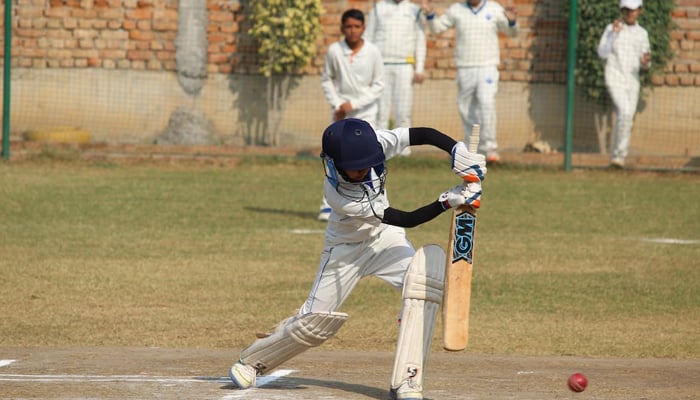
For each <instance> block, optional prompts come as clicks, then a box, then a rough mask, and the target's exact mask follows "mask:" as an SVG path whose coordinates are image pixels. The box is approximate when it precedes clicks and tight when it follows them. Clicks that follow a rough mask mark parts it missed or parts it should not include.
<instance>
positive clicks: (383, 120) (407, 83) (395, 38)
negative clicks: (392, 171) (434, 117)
mask: <svg viewBox="0 0 700 400" xmlns="http://www.w3.org/2000/svg"><path fill="white" fill-rule="evenodd" d="M365 38H367V40H369V41H370V42H372V43H374V44H375V45H376V46H377V47H378V48H379V51H380V52H381V53H382V57H383V59H384V84H385V88H384V92H383V93H382V96H381V98H380V100H379V114H378V117H377V126H378V127H379V128H380V129H388V128H389V118H390V116H391V112H392V111H393V116H394V127H399V126H400V127H410V126H412V124H411V113H412V111H413V77H414V75H415V74H422V73H423V71H424V68H425V54H426V44H425V29H424V27H423V23H422V20H421V10H420V7H419V6H418V5H417V4H415V3H413V2H411V1H407V0H400V1H399V2H398V3H397V2H396V1H395V0H383V1H380V2H378V3H376V5H375V6H374V7H373V8H372V10H371V11H370V12H369V14H368V16H367V29H366V30H365Z"/></svg>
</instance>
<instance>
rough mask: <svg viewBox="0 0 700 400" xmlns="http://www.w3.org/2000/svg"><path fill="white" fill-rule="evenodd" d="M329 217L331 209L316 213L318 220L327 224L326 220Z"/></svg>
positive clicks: (323, 209)
mask: <svg viewBox="0 0 700 400" xmlns="http://www.w3.org/2000/svg"><path fill="white" fill-rule="evenodd" d="M330 217H331V209H330V208H322V209H321V212H319V213H318V220H319V221H323V222H327V221H328V218H330Z"/></svg>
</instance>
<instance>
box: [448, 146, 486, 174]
mask: <svg viewBox="0 0 700 400" xmlns="http://www.w3.org/2000/svg"><path fill="white" fill-rule="evenodd" d="M452 170H453V171H454V172H455V174H457V175H459V176H460V177H461V178H462V179H464V180H465V181H466V182H481V181H483V180H484V177H485V176H486V157H484V155H483V154H478V153H471V152H470V151H469V150H468V149H467V145H466V144H464V142H457V144H456V145H455V146H454V147H453V148H452Z"/></svg>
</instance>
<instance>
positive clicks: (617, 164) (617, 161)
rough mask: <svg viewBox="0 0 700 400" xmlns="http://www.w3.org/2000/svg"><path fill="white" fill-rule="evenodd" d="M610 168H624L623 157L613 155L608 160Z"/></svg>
mask: <svg viewBox="0 0 700 400" xmlns="http://www.w3.org/2000/svg"><path fill="white" fill-rule="evenodd" d="M610 168H611V169H623V168H625V159H624V158H620V157H615V158H613V159H612V160H610Z"/></svg>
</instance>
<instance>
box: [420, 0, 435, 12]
mask: <svg viewBox="0 0 700 400" xmlns="http://www.w3.org/2000/svg"><path fill="white" fill-rule="evenodd" d="M420 8H421V9H422V10H423V13H424V14H425V15H430V14H432V13H433V6H432V5H430V0H421V2H420Z"/></svg>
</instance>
